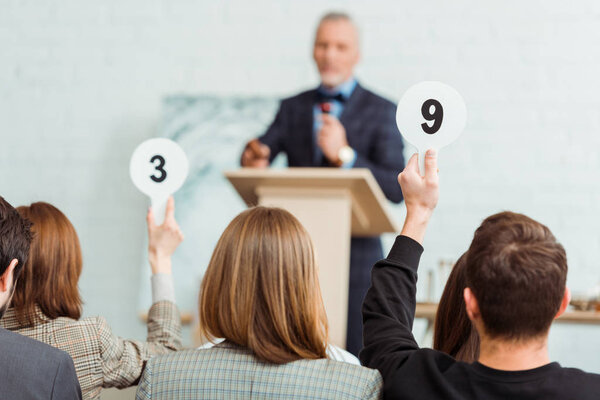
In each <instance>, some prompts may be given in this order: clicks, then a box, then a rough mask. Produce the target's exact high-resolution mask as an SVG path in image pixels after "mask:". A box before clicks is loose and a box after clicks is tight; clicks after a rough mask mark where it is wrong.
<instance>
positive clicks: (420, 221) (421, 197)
mask: <svg viewBox="0 0 600 400" xmlns="http://www.w3.org/2000/svg"><path fill="white" fill-rule="evenodd" d="M398 182H399V183H400V187H401V188H402V194H403V195H404V203H405V204H406V220H405V221H404V227H403V228H402V233H401V234H402V235H404V236H408V237H410V238H412V239H414V240H416V241H417V242H419V243H421V244H422V243H423V238H424V237H425V229H426V228H427V223H428V222H429V218H430V217H431V214H432V213H433V210H434V209H435V206H436V205H437V202H438V198H439V194H440V193H439V177H438V168H437V153H436V151H435V150H431V149H430V150H427V153H426V154H425V176H424V177H422V176H421V174H420V173H419V162H418V155H417V154H413V156H412V157H411V158H410V160H408V164H406V168H404V171H402V172H401V173H400V175H398Z"/></svg>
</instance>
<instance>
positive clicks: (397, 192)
mask: <svg viewBox="0 0 600 400" xmlns="http://www.w3.org/2000/svg"><path fill="white" fill-rule="evenodd" d="M377 120H379V122H378V127H377V130H376V132H375V140H374V147H373V149H372V152H371V154H370V155H369V157H368V158H367V157H365V156H364V155H360V154H357V155H356V162H355V163H354V168H368V169H370V170H371V172H372V173H373V176H374V177H375V180H376V181H377V183H379V186H380V187H381V190H383V193H384V194H385V197H387V198H388V200H390V201H393V202H394V203H400V202H401V201H402V198H403V197H402V189H400V185H398V174H399V173H400V172H402V170H403V169H404V156H403V153H402V151H403V149H404V145H403V143H402V138H401V137H400V132H399V131H398V127H397V125H396V112H395V109H394V107H393V105H392V104H391V103H390V104H389V105H386V106H385V107H384V110H383V112H382V113H381V114H380V117H379V118H377Z"/></svg>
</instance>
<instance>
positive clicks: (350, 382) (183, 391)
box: [136, 342, 382, 400]
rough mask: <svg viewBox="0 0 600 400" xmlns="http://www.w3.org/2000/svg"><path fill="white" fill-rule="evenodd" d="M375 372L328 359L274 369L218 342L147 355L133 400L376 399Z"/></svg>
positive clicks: (379, 381) (244, 351)
mask: <svg viewBox="0 0 600 400" xmlns="http://www.w3.org/2000/svg"><path fill="white" fill-rule="evenodd" d="M381 385H382V379H381V375H380V374H379V372H378V371H376V370H373V369H368V368H365V367H360V366H357V365H352V364H348V363H344V362H340V361H333V360H329V359H320V360H298V361H294V362H290V363H287V364H282V365H277V364H270V363H266V362H263V361H260V360H258V359H257V358H256V357H255V356H254V355H252V352H251V351H250V350H249V349H246V348H244V347H241V346H237V345H235V344H233V343H229V342H223V343H220V344H218V345H216V346H214V347H212V348H209V349H201V350H200V349H198V350H186V351H180V352H177V353H172V354H169V355H164V356H157V357H152V358H151V359H150V361H148V363H147V365H146V369H145V370H144V374H143V375H142V379H141V380H140V383H139V386H138V390H137V396H136V399H138V400H144V399H155V400H192V399H194V400H195V399H379V398H380V396H381Z"/></svg>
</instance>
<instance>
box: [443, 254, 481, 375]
mask: <svg viewBox="0 0 600 400" xmlns="http://www.w3.org/2000/svg"><path fill="white" fill-rule="evenodd" d="M466 260H467V255H466V253H465V254H463V255H462V256H460V258H459V259H458V261H456V264H454V267H453V268H452V272H451V273H450V276H449V277H448V281H447V282H446V286H445V287H444V292H443V293H442V297H441V298H440V303H439V305H438V309H437V313H436V315H435V325H434V331H433V348H434V349H435V350H439V351H443V352H444V353H446V354H449V355H451V356H452V357H454V358H456V359H457V360H459V361H464V362H468V363H472V362H474V361H477V359H478V358H479V334H478V333H477V330H476V329H475V327H474V326H473V324H472V323H471V320H470V319H469V316H468V315H467V310H466V309H465V299H464V296H463V292H464V289H465V287H466V286H467V276H466Z"/></svg>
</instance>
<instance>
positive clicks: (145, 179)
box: [129, 138, 189, 223]
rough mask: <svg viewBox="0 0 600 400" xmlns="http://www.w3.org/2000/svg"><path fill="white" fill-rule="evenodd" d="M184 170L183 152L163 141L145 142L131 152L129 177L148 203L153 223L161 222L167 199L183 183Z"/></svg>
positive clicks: (160, 139)
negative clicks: (151, 210) (147, 199)
mask: <svg viewBox="0 0 600 400" xmlns="http://www.w3.org/2000/svg"><path fill="white" fill-rule="evenodd" d="M188 168H189V166H188V159H187V157H186V155H185V152H184V151H183V150H182V149H181V147H180V146H179V145H178V144H177V143H175V142H174V141H172V140H169V139H166V138H157V139H150V140H146V141H145V142H143V143H142V144H140V145H139V146H138V147H137V148H136V149H135V151H134V152H133V155H132V156H131V161H130V163H129V175H130V176H131V180H132V181H133V183H134V185H135V186H136V187H137V188H138V189H139V190H140V191H141V192H142V193H145V194H146V195H148V196H149V197H150V199H151V200H152V208H155V210H154V211H155V212H154V218H155V219H156V221H157V223H160V222H162V218H163V217H164V207H165V206H166V202H167V199H168V198H169V196H170V195H171V194H173V193H175V192H176V191H177V190H178V189H179V188H180V187H181V185H183V182H185V179H186V178H187V174H188Z"/></svg>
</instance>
